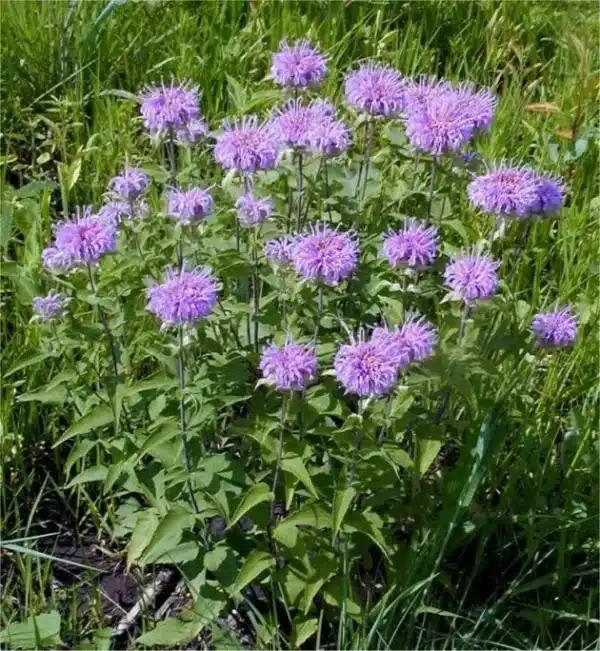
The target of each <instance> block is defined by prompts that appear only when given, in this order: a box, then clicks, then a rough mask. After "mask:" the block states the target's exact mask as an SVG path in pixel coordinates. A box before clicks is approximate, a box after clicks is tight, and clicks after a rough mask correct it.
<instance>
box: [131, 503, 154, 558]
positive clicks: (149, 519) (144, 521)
mask: <svg viewBox="0 0 600 651" xmlns="http://www.w3.org/2000/svg"><path fill="white" fill-rule="evenodd" d="M157 527H158V513H157V512H156V511H155V510H154V509H146V510H145V511H142V512H141V513H140V514H139V516H138V518H137V521H136V523H135V528H134V529H133V533H132V534H131V538H130V540H129V544H128V545H127V569H129V568H130V567H131V566H132V565H133V563H135V561H137V559H138V558H139V557H140V556H141V555H142V553H143V551H144V549H146V547H147V546H148V543H149V542H150V540H151V538H152V536H153V535H154V532H155V531H156V528H157Z"/></svg>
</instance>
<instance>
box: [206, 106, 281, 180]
mask: <svg viewBox="0 0 600 651" xmlns="http://www.w3.org/2000/svg"><path fill="white" fill-rule="evenodd" d="M278 152H279V140H278V133H277V129H276V128H274V126H273V124H271V123H259V122H258V118H257V117H256V116H254V115H253V116H250V117H245V118H242V119H241V120H238V121H235V122H233V123H230V122H229V121H225V122H224V123H223V131H222V132H221V133H220V134H219V135H218V136H217V142H216V144H215V159H216V161H217V163H219V164H220V165H221V166H222V167H224V168H226V169H236V170H240V171H242V172H255V171H256V170H260V169H269V168H271V167H274V166H275V163H276V161H277V154H278Z"/></svg>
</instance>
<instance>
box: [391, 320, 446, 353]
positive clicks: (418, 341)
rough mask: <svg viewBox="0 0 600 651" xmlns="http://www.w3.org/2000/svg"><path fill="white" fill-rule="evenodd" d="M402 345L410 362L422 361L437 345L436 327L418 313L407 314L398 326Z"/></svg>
mask: <svg viewBox="0 0 600 651" xmlns="http://www.w3.org/2000/svg"><path fill="white" fill-rule="evenodd" d="M400 337H401V339H402V345H403V346H404V349H405V350H406V351H407V352H408V356H409V359H410V361H411V362H423V361H425V360H426V359H429V358H430V357H431V356H432V355H433V351H434V350H435V347H436V345H437V341H438V332H437V328H436V327H435V326H434V325H433V324H432V323H430V322H429V321H427V320H425V319H424V318H423V317H422V316H420V315H419V314H409V315H408V317H407V319H406V321H405V322H404V323H403V325H402V327H401V328H400Z"/></svg>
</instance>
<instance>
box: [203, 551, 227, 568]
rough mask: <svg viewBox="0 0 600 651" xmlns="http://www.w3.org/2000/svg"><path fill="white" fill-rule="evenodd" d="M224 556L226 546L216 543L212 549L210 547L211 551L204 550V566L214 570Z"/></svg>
mask: <svg viewBox="0 0 600 651" xmlns="http://www.w3.org/2000/svg"><path fill="white" fill-rule="evenodd" d="M226 557H227V546H226V545H217V546H216V547H215V548H214V549H211V551H209V552H206V554H205V555H204V567H205V568H206V569H207V570H209V571H210V572H215V571H216V570H217V569H218V568H219V565H221V563H222V562H223V561H224V560H225V558H226Z"/></svg>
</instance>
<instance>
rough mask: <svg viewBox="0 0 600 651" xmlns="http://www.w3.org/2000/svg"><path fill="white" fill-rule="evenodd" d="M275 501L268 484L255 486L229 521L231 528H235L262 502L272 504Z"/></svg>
mask: <svg viewBox="0 0 600 651" xmlns="http://www.w3.org/2000/svg"><path fill="white" fill-rule="evenodd" d="M274 499H275V496H274V495H273V493H271V491H270V489H269V487H268V486H267V484H264V483H260V484H255V485H254V486H252V488H251V489H250V490H249V491H248V492H247V493H246V494H245V495H244V497H243V498H242V501H241V502H240V503H239V504H238V507H237V508H236V510H235V512H234V514H233V515H232V516H231V520H230V521H229V527H233V525H234V524H235V523H236V522H237V521H238V520H239V519H240V518H241V517H242V516H244V515H245V514H246V513H248V511H249V510H250V509H252V508H254V507H255V506H256V505H257V504H260V503H261V502H272V501H273V500H274Z"/></svg>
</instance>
